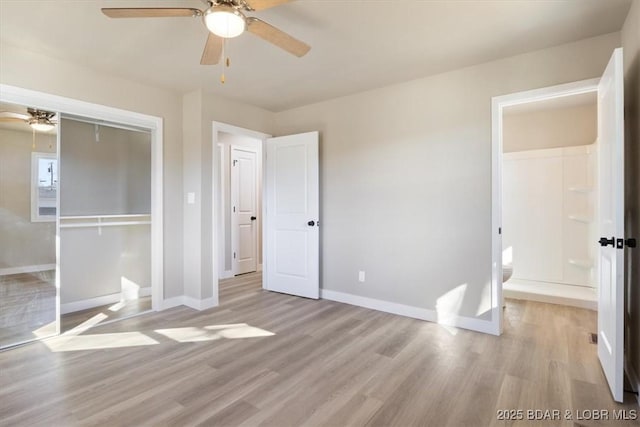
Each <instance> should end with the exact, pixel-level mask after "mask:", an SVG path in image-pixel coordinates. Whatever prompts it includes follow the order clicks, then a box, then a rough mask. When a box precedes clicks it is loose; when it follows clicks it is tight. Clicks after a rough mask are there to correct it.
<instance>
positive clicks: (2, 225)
mask: <svg viewBox="0 0 640 427" xmlns="http://www.w3.org/2000/svg"><path fill="white" fill-rule="evenodd" d="M57 131H58V125H57V117H56V115H55V113H53V112H48V111H43V110H37V109H34V108H28V107H25V106H20V105H13V104H7V103H0V348H6V347H11V346H14V345H17V344H21V343H25V342H28V341H32V340H35V339H39V338H44V337H47V336H51V335H55V334H56V333H58V331H59V328H58V324H59V323H58V312H59V310H58V304H57V295H58V292H57V288H56V264H57V263H56V219H57V214H58V155H57V149H58V132H57Z"/></svg>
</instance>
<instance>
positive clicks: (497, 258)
mask: <svg viewBox="0 0 640 427" xmlns="http://www.w3.org/2000/svg"><path fill="white" fill-rule="evenodd" d="M599 81H600V79H597V78H596V79H589V80H582V81H579V82H573V83H567V84H562V85H557V86H551V87H545V88H541V89H534V90H529V91H524V92H517V93H512V94H508V95H502V96H495V97H493V98H492V99H491V319H492V321H491V323H492V325H493V326H492V328H493V332H492V333H494V334H495V335H500V334H502V329H503V312H502V300H503V298H502V235H501V234H500V233H499V230H500V229H501V227H502V114H503V113H502V110H503V109H504V108H505V107H509V106H513V105H519V104H526V103H530V102H536V101H543V100H548V99H554V98H560V97H564V96H571V95H579V94H583V93H588V92H595V91H597V90H598V83H599Z"/></svg>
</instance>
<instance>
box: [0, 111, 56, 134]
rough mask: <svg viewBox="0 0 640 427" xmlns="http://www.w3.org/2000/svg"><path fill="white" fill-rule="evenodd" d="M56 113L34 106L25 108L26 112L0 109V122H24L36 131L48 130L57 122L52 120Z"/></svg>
mask: <svg viewBox="0 0 640 427" xmlns="http://www.w3.org/2000/svg"><path fill="white" fill-rule="evenodd" d="M55 116H56V113H53V112H51V111H45V110H38V109H36V108H27V114H22V113H16V112H13V111H0V122H24V123H26V124H28V125H29V126H31V128H32V129H33V130H34V131H36V132H48V131H50V130H51V129H53V128H54V127H55V126H56V124H57V122H56V121H55V120H53V119H54V118H55Z"/></svg>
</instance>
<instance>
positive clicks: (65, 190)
mask: <svg viewBox="0 0 640 427" xmlns="http://www.w3.org/2000/svg"><path fill="white" fill-rule="evenodd" d="M59 224H60V225H59V228H60V229H59V238H60V251H59V265H60V283H61V287H60V290H61V292H60V303H61V313H62V314H65V313H70V312H77V311H79V310H84V309H88V308H92V307H96V306H101V305H104V304H112V303H115V302H119V301H129V300H138V299H140V298H143V297H148V296H149V295H150V294H151V135H150V133H149V132H147V131H144V130H142V129H136V128H130V127H124V126H120V125H116V124H109V123H103V122H101V123H95V122H91V121H87V120H84V119H80V118H75V117H69V116H63V117H62V119H61V123H60V218H59ZM148 309H150V301H149V304H148Z"/></svg>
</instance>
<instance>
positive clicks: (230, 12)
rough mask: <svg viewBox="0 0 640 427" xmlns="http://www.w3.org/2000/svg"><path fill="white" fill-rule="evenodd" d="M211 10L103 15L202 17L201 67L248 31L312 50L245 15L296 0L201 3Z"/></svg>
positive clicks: (290, 48) (295, 50)
mask: <svg viewBox="0 0 640 427" xmlns="http://www.w3.org/2000/svg"><path fill="white" fill-rule="evenodd" d="M202 1H203V2H204V3H205V4H206V5H207V6H208V8H207V9H205V10H200V9H195V8H182V7H179V8H167V7H161V8H147V7H143V8H111V7H108V8H103V9H102V13H104V14H105V15H106V16H108V17H110V18H167V17H202V18H203V21H204V24H205V26H206V27H207V29H208V30H209V31H210V33H209V37H208V39H207V42H206V45H205V47H204V52H203V54H202V59H201V60H200V64H202V65H214V64H217V63H218V62H220V57H221V56H222V50H223V46H224V39H230V38H233V37H237V36H239V35H241V34H242V33H244V32H245V31H248V32H250V33H252V34H254V35H256V36H258V37H260V38H262V39H263V40H266V41H268V42H269V43H272V44H274V45H276V46H278V47H279V48H281V49H284V50H286V51H287V52H289V53H291V54H292V55H295V56H298V57H301V56H304V55H305V54H306V53H307V52H309V50H310V49H311V47H310V46H309V45H307V44H306V43H304V42H301V41H300V40H298V39H296V38H294V37H292V36H290V35H289V34H287V33H285V32H284V31H282V30H279V29H278V28H276V27H274V26H273V25H270V24H268V23H266V22H264V21H263V20H261V19H258V18H255V17H252V16H246V15H245V13H246V12H254V11H260V10H264V9H268V8H271V7H274V6H279V5H281V4H285V3H290V2H291V1H293V0H213V1H208V0H202Z"/></svg>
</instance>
